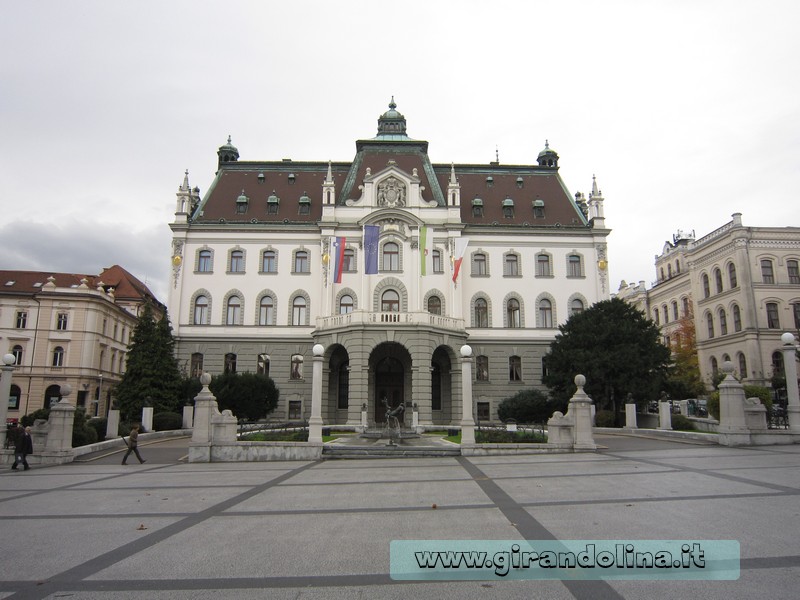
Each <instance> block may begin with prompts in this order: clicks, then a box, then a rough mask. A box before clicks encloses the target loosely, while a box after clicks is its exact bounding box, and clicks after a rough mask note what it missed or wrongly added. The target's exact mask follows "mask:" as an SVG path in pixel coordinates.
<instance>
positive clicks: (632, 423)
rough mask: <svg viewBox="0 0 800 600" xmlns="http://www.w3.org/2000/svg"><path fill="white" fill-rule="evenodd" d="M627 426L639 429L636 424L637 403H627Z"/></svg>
mask: <svg viewBox="0 0 800 600" xmlns="http://www.w3.org/2000/svg"><path fill="white" fill-rule="evenodd" d="M625 427H627V428H628V429H638V426H637V425H636V404H626V405H625Z"/></svg>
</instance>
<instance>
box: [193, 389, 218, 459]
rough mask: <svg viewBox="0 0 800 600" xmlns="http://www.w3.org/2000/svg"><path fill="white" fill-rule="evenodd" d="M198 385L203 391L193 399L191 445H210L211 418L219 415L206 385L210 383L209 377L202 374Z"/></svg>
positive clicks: (212, 395) (215, 400)
mask: <svg viewBox="0 0 800 600" xmlns="http://www.w3.org/2000/svg"><path fill="white" fill-rule="evenodd" d="M200 383H201V384H203V389H201V390H200V393H199V394H197V396H195V397H194V424H193V427H192V444H210V443H211V417H212V416H213V415H214V414H215V413H216V414H219V408H218V407H217V399H216V398H215V397H214V394H212V393H211V390H209V389H208V384H209V383H211V375H209V374H208V373H203V374H202V375H201V376H200Z"/></svg>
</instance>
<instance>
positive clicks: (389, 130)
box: [375, 96, 410, 140]
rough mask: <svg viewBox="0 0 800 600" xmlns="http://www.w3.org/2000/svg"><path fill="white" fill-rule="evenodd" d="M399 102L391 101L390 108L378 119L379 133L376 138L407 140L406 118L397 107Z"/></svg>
mask: <svg viewBox="0 0 800 600" xmlns="http://www.w3.org/2000/svg"><path fill="white" fill-rule="evenodd" d="M396 108H397V104H395V102H394V96H392V101H391V102H389V110H387V111H386V112H385V113H383V114H382V115H381V116H380V118H379V119H378V135H377V136H376V138H375V139H391V140H407V139H410V138H409V137H408V136H407V135H406V118H405V117H404V116H403V115H402V114H400V113H399V112H397V111H396V110H395V109H396Z"/></svg>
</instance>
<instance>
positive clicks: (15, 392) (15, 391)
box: [8, 383, 22, 410]
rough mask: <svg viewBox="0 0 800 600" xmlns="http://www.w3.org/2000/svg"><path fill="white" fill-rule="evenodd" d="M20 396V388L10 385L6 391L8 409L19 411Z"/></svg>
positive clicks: (13, 384)
mask: <svg viewBox="0 0 800 600" xmlns="http://www.w3.org/2000/svg"><path fill="white" fill-rule="evenodd" d="M21 395H22V390H21V389H20V387H19V386H18V385H17V384H15V383H12V384H11V388H10V389H9V390H8V408H10V409H12V410H18V409H19V398H20V396H21Z"/></svg>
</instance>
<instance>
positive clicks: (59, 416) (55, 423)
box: [44, 385, 75, 452]
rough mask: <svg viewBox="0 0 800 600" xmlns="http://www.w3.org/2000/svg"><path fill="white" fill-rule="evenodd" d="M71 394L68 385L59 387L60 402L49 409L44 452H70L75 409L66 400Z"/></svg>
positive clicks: (70, 388)
mask: <svg viewBox="0 0 800 600" xmlns="http://www.w3.org/2000/svg"><path fill="white" fill-rule="evenodd" d="M71 393H72V387H70V386H69V385H62V386H61V401H60V402H56V403H55V404H54V405H53V406H51V407H50V417H49V418H48V419H47V421H48V431H47V442H46V443H45V447H44V449H45V452H64V451H70V450H72V426H73V423H74V422H75V407H74V406H72V405H71V404H70V403H69V399H68V398H67V397H68V396H69V395H70V394H71Z"/></svg>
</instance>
